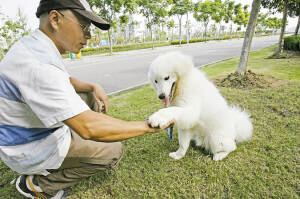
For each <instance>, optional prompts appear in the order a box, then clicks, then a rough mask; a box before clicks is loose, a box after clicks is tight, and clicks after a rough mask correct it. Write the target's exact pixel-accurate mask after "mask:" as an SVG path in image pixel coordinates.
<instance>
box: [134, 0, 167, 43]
mask: <svg viewBox="0 0 300 199" xmlns="http://www.w3.org/2000/svg"><path fill="white" fill-rule="evenodd" d="M137 2H138V5H139V7H140V13H141V14H142V15H143V16H144V17H145V18H146V26H147V28H148V29H149V30H150V33H151V40H152V49H154V39H153V26H154V25H156V24H160V23H161V20H162V18H164V17H165V16H166V15H167V10H166V7H167V2H166V1H164V0H138V1H137Z"/></svg>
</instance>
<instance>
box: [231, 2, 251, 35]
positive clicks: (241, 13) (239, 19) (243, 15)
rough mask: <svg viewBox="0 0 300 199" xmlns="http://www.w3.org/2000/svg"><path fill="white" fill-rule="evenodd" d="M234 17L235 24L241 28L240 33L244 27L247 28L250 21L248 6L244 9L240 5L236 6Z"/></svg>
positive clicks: (238, 29)
mask: <svg viewBox="0 0 300 199" xmlns="http://www.w3.org/2000/svg"><path fill="white" fill-rule="evenodd" d="M234 15H235V16H234V18H233V22H234V23H235V24H237V25H238V26H239V27H238V28H237V31H240V30H241V29H242V26H246V25H247V23H248V21H249V13H248V5H244V6H243V7H242V4H240V3H239V4H237V5H235V7H234Z"/></svg>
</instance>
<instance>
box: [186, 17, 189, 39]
mask: <svg viewBox="0 0 300 199" xmlns="http://www.w3.org/2000/svg"><path fill="white" fill-rule="evenodd" d="M189 27H190V25H189V13H187V14H186V44H189V43H190V41H189V39H190V38H189V37H190V33H189Z"/></svg>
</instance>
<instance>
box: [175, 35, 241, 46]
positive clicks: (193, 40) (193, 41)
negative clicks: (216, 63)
mask: <svg viewBox="0 0 300 199" xmlns="http://www.w3.org/2000/svg"><path fill="white" fill-rule="evenodd" d="M243 37H244V36H240V37H239V38H243ZM233 38H238V37H237V36H232V37H231V39H233ZM228 39H230V36H228V35H227V36H225V37H221V38H214V39H211V38H208V39H191V40H189V43H196V42H205V41H211V40H228ZM181 44H187V40H182V41H181ZM171 45H179V41H172V42H171Z"/></svg>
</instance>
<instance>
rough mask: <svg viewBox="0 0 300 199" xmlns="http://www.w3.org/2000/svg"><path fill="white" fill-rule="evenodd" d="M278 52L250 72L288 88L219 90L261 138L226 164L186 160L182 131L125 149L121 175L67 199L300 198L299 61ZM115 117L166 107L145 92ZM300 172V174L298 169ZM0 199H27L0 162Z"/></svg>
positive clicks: (115, 102)
mask: <svg viewBox="0 0 300 199" xmlns="http://www.w3.org/2000/svg"><path fill="white" fill-rule="evenodd" d="M274 48H275V47H269V48H266V49H263V50H260V51H257V52H254V53H252V54H251V57H250V59H249V69H251V70H252V71H254V72H255V73H263V74H266V75H272V76H274V77H276V78H279V79H282V80H285V81H287V84H286V85H283V86H280V87H276V88H268V89H253V90H240V89H228V88H220V91H221V93H222V94H223V95H224V96H225V98H226V99H227V100H228V101H229V103H234V104H238V105H240V106H241V107H244V108H246V109H248V110H249V111H250V112H251V115H252V120H253V124H254V135H253V138H252V139H251V140H250V141H249V142H245V143H241V144H239V145H238V148H237V150H236V151H234V152H232V153H231V154H230V155H229V156H228V157H227V158H225V159H224V160H222V161H220V162H215V161H213V160H212V156H211V155H210V154H208V153H207V152H205V151H204V150H202V149H200V148H197V147H195V146H194V145H193V146H192V147H190V148H189V150H188V152H187V154H186V156H185V157H184V158H183V159H181V160H173V159H171V158H169V157H168V153H169V152H172V151H175V150H177V148H178V140H177V132H176V131H175V133H174V139H173V140H170V139H169V138H168V137H167V135H166V132H164V131H163V132H161V133H156V134H148V135H144V136H140V137H137V138H134V139H130V140H127V141H124V142H123V146H124V150H125V153H124V157H123V159H122V161H121V163H120V165H119V166H118V167H117V169H115V170H111V171H106V172H102V173H98V174H96V175H94V176H92V177H91V178H89V179H87V180H83V181H82V182H81V183H79V184H78V185H76V186H74V187H72V188H71V189H70V190H69V193H70V196H69V197H68V198H72V199H73V198H74V199H77V198H78V199H79V198H84V199H85V198H89V199H90V198H92V199H94V198H99V199H100V198H101V199H102V198H120V199H124V198H126V199H127V198H128V199H129V198H137V199H138V198H176V199H177V198H189V199H190V198H255V199H256V198H299V196H300V191H299V190H300V183H299V182H300V181H299V166H298V168H297V164H298V165H299V137H300V136H299V133H300V58H291V59H280V60H278V59H276V60H272V59H267V57H268V56H270V55H272V52H273V49H274ZM237 62H238V59H237V58H234V59H230V60H227V61H224V62H220V63H217V64H213V65H210V66H207V67H206V68H204V71H205V72H206V73H207V75H208V76H209V77H210V78H214V77H216V76H219V75H225V74H227V73H230V72H233V71H235V69H236V66H237ZM110 100H111V110H110V113H109V114H110V115H112V116H114V117H117V118H121V119H124V120H144V119H145V118H147V117H148V116H149V115H150V114H152V113H153V112H155V111H156V110H158V109H159V108H162V106H161V104H160V102H159V100H158V99H157V97H156V95H155V93H154V91H153V89H151V88H150V86H144V87H141V88H138V89H135V90H131V91H128V92H123V93H121V94H119V95H115V96H112V97H111V99H110ZM297 169H298V170H297ZM0 175H1V176H2V177H1V179H0V198H13V199H18V198H22V197H20V195H19V194H18V193H17V192H16V190H15V188H14V186H13V185H10V184H9V182H10V181H11V180H13V179H14V178H15V177H16V176H17V174H16V173H14V172H12V171H10V170H9V169H8V168H7V167H6V166H5V165H4V164H3V163H0Z"/></svg>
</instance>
